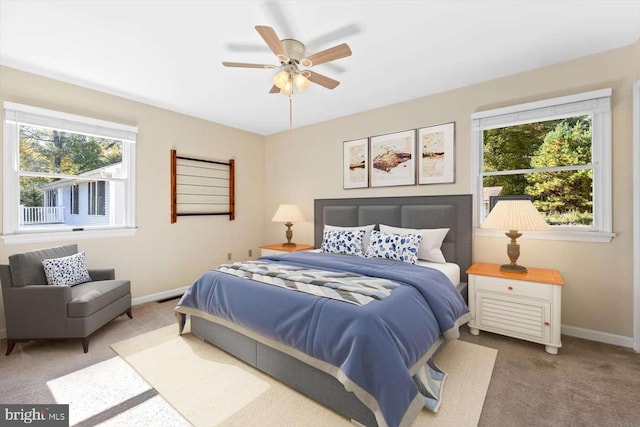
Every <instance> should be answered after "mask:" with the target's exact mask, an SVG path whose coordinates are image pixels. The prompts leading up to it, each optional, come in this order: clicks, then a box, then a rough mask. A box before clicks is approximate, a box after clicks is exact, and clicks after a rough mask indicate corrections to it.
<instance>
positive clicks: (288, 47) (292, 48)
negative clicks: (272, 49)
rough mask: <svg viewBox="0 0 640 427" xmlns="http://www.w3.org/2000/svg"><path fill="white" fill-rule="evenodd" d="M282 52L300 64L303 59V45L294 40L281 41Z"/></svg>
mask: <svg viewBox="0 0 640 427" xmlns="http://www.w3.org/2000/svg"><path fill="white" fill-rule="evenodd" d="M281 43H282V46H284V50H285V51H286V52H287V55H288V56H289V58H291V59H292V60H295V61H296V62H300V60H301V59H302V58H304V44H303V43H302V42H300V41H298V40H295V39H283V40H281Z"/></svg>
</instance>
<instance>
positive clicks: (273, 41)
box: [256, 25, 289, 62]
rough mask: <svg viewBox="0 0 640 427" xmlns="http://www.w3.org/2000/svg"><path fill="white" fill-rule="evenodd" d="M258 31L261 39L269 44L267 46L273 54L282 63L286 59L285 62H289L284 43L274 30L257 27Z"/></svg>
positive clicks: (261, 26)
mask: <svg viewBox="0 0 640 427" xmlns="http://www.w3.org/2000/svg"><path fill="white" fill-rule="evenodd" d="M256 31H257V32H258V34H260V37H262V38H263V39H264V41H265V43H267V46H269V48H270V49H271V50H272V51H273V53H275V54H276V56H277V57H278V59H280V60H281V61H282V60H283V59H285V58H286V61H284V62H287V61H289V57H288V56H287V51H286V50H284V46H282V42H281V41H280V39H279V38H278V35H277V34H276V32H275V31H274V29H273V28H271V27H266V26H264V25H256Z"/></svg>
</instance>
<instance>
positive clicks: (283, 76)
mask: <svg viewBox="0 0 640 427" xmlns="http://www.w3.org/2000/svg"><path fill="white" fill-rule="evenodd" d="M290 77H291V76H290V75H289V72H288V71H285V70H282V71H280V72H279V73H276V75H275V76H273V84H274V85H276V86H277V87H278V88H280V89H282V88H283V87H284V86H285V85H286V84H287V82H288V81H289V79H290Z"/></svg>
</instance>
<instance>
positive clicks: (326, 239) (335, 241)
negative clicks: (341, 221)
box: [321, 230, 365, 256]
mask: <svg viewBox="0 0 640 427" xmlns="http://www.w3.org/2000/svg"><path fill="white" fill-rule="evenodd" d="M364 235H365V230H357V231H345V230H325V231H324V233H322V246H321V248H322V252H328V253H332V254H343V255H358V256H362V255H363V252H362V242H363V240H364Z"/></svg>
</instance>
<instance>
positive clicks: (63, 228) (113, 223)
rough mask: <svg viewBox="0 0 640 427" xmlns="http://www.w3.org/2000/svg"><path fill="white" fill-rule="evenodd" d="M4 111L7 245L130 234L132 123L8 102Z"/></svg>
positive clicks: (5, 227)
mask: <svg viewBox="0 0 640 427" xmlns="http://www.w3.org/2000/svg"><path fill="white" fill-rule="evenodd" d="M4 112H5V126H4V140H3V152H4V172H3V178H4V179H3V201H4V211H3V212H4V223H3V227H4V229H3V239H4V240H5V241H6V242H7V243H12V242H22V241H39V240H56V239H63V238H68V237H69V236H64V235H62V234H60V233H65V232H72V231H73V232H74V234H73V237H74V238H77V237H85V236H86V237H99V236H101V235H109V236H114V235H123V234H124V235H127V234H133V232H132V230H133V229H134V228H135V224H134V218H135V215H134V212H135V195H134V189H135V185H134V184H135V150H134V148H135V144H134V143H135V138H136V133H137V128H135V127H132V126H127V125H121V124H117V123H112V122H106V121H102V120H96V119H91V118H87V117H81V116H76V115H71V114H66V113H61V112H56V111H51V110H45V109H42V108H36V107H30V106H26V105H20V104H14V103H10V102H5V103H4ZM109 207H111V208H109ZM27 214H28V215H29V221H25V218H26V215H27ZM33 218H37V220H34V219H33ZM115 230H122V232H120V233H118V232H117V231H115ZM77 231H83V232H85V233H84V235H80V234H78V233H77ZM107 231H108V232H107Z"/></svg>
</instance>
